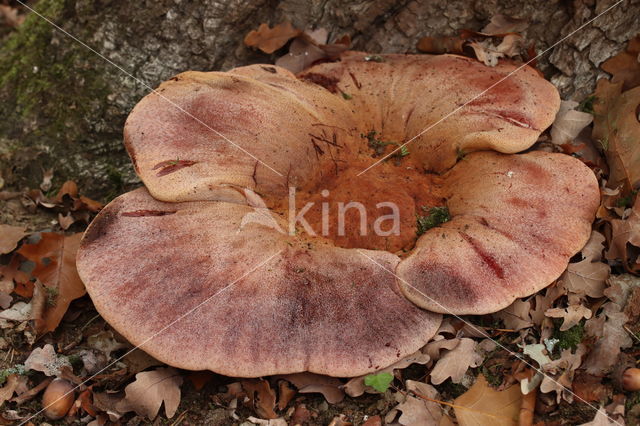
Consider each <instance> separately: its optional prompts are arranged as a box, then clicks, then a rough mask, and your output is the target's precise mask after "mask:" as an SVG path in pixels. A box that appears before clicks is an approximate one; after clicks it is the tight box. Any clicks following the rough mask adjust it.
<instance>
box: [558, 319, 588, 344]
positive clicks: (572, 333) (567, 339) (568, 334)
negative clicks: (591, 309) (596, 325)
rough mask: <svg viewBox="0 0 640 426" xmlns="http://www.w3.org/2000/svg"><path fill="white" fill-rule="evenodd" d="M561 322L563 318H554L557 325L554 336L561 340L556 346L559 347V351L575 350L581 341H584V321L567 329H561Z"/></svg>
mask: <svg viewBox="0 0 640 426" xmlns="http://www.w3.org/2000/svg"><path fill="white" fill-rule="evenodd" d="M561 323H562V320H561V319H554V320H553V324H554V326H555V328H554V331H553V338H554V339H558V340H559V341H558V343H557V344H556V346H555V349H557V350H558V351H561V350H563V349H572V350H573V349H575V348H576V347H577V346H578V344H579V343H580V342H582V338H583V337H584V321H581V322H580V323H579V324H576V325H574V326H573V327H571V328H570V329H568V330H565V331H560V324H561Z"/></svg>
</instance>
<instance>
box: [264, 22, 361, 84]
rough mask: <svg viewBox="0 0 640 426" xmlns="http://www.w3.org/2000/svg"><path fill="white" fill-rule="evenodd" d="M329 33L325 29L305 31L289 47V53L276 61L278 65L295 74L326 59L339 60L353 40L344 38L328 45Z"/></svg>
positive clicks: (347, 37)
mask: <svg viewBox="0 0 640 426" xmlns="http://www.w3.org/2000/svg"><path fill="white" fill-rule="evenodd" d="M328 36H329V33H328V31H327V30H325V29H323V28H319V29H317V30H315V31H304V32H303V33H301V34H300V35H299V36H298V37H296V39H295V40H293V42H291V45H290V46H289V53H287V54H286V55H284V56H281V57H280V58H278V59H277V60H276V65H277V66H279V67H282V68H285V69H288V70H289V71H291V72H292V73H294V74H297V73H299V72H301V71H302V70H304V69H306V68H308V67H309V66H311V65H313V64H314V63H316V62H318V61H321V60H324V59H329V60H331V59H334V58H337V57H338V56H339V55H340V54H341V53H342V52H344V51H346V50H347V49H348V48H349V46H350V45H351V38H350V37H349V36H348V35H347V36H343V37H342V38H340V39H338V40H336V41H334V42H333V43H329V44H327V41H328V40H327V38H328Z"/></svg>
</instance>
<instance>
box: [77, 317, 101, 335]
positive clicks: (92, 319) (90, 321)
mask: <svg viewBox="0 0 640 426" xmlns="http://www.w3.org/2000/svg"><path fill="white" fill-rule="evenodd" d="M98 318H100V314H98V315H96V316H95V317H93V318H91V319H90V320H89V321H87V323H86V324H85V325H83V326H82V328H81V329H80V331H81V332H82V331H84V329H85V328H87V327H89V324H91V323H92V322H94V321H95V320H96V319H98Z"/></svg>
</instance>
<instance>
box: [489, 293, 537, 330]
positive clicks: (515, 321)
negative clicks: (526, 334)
mask: <svg viewBox="0 0 640 426" xmlns="http://www.w3.org/2000/svg"><path fill="white" fill-rule="evenodd" d="M494 315H495V316H496V317H497V318H499V319H501V320H502V322H503V323H504V326H505V327H506V328H508V329H512V330H516V331H518V330H522V329H523V328H527V327H531V326H532V325H533V322H532V321H531V302H530V301H528V300H527V301H525V300H522V299H516V300H515V301H514V302H513V303H512V304H511V305H509V306H507V307H506V308H504V309H503V310H501V311H499V312H497V313H496V314H494Z"/></svg>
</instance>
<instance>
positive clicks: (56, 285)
mask: <svg viewBox="0 0 640 426" xmlns="http://www.w3.org/2000/svg"><path fill="white" fill-rule="evenodd" d="M40 235H41V238H40V240H39V241H38V242H37V243H35V244H25V245H23V246H22V247H21V248H20V250H18V253H20V254H21V255H22V256H24V257H26V258H27V259H29V260H31V261H32V262H34V263H35V264H36V267H35V268H34V270H33V271H32V275H33V276H34V277H35V278H37V279H39V280H40V281H41V282H42V283H43V284H44V287H45V290H46V292H47V301H48V303H47V307H46V309H45V311H44V314H43V323H42V327H41V328H40V329H39V330H38V332H39V333H46V332H48V331H53V330H55V329H56V327H57V326H58V324H60V321H61V320H62V317H63V315H64V314H65V312H66V311H67V308H68V307H69V304H70V303H71V301H72V300H74V299H77V298H78V297H82V296H83V295H84V294H85V293H86V290H85V288H84V284H83V283H82V280H81V279H80V277H79V276H78V271H77V270H76V252H77V251H78V247H79V245H80V239H81V238H82V233H78V234H74V235H71V236H64V235H60V234H56V233H53V232H43V233H41V234H40Z"/></svg>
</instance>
